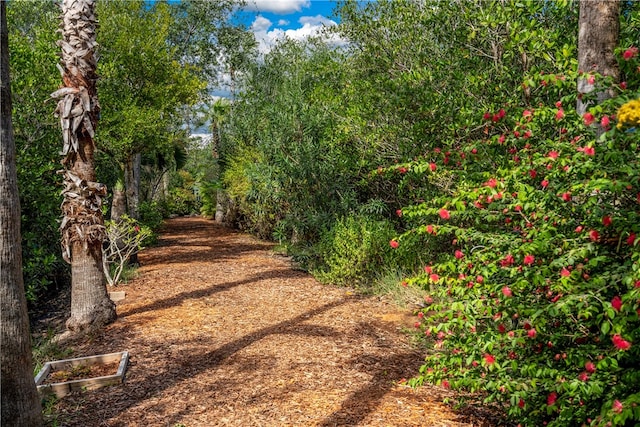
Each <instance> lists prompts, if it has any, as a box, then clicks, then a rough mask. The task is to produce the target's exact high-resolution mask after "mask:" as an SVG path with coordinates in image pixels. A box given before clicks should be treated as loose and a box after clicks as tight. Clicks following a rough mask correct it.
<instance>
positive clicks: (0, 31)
mask: <svg viewBox="0 0 640 427" xmlns="http://www.w3.org/2000/svg"><path fill="white" fill-rule="evenodd" d="M8 47H9V43H8V34H7V20H6V2H5V1H4V0H3V1H0V57H1V58H0V64H1V65H0V87H1V91H0V92H1V96H0V105H1V106H2V110H1V111H2V112H1V119H0V121H1V122H2V123H1V126H0V348H2V352H0V354H1V357H0V359H1V360H0V365H1V373H0V379H1V381H0V382H1V384H0V393H1V394H2V398H1V403H0V412H1V417H0V425H3V426H20V427H22V426H24V427H31V426H40V425H42V416H41V407H40V397H39V396H38V391H37V390H36V385H35V382H34V381H33V364H32V358H31V337H30V335H29V320H28V316H27V302H26V300H25V293H24V283H23V278H22V250H21V246H20V244H21V243H20V199H19V198H18V183H17V173H16V156H15V143H14V139H13V124H12V121H11V88H10V85H9V51H8Z"/></svg>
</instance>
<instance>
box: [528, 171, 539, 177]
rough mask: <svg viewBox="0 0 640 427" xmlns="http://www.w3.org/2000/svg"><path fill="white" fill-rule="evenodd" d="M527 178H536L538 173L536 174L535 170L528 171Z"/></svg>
mask: <svg viewBox="0 0 640 427" xmlns="http://www.w3.org/2000/svg"><path fill="white" fill-rule="evenodd" d="M529 176H530V177H531V178H535V177H536V176H538V172H536V170H535V169H531V170H530V171H529Z"/></svg>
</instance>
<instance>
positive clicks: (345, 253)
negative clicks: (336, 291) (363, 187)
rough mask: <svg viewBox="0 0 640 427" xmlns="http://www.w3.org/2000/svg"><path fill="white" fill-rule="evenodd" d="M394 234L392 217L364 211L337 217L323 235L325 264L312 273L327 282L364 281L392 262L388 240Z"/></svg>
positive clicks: (320, 251)
mask: <svg viewBox="0 0 640 427" xmlns="http://www.w3.org/2000/svg"><path fill="white" fill-rule="evenodd" d="M394 234H395V230H394V228H393V226H392V224H391V223H390V222H389V221H385V220H376V219H372V218H371V217H367V216H364V215H357V216H348V217H346V218H343V219H341V220H338V221H337V222H336V223H335V224H334V226H333V227H332V228H331V229H330V230H329V231H327V232H326V233H324V234H323V235H322V236H321V239H320V242H319V243H318V246H317V248H318V249H317V251H318V252H317V254H318V256H319V258H320V259H321V263H322V264H323V267H321V268H317V269H315V270H314V271H313V274H314V275H315V276H316V277H317V278H318V279H319V280H320V281H322V282H325V283H333V284H337V285H362V284H364V283H366V281H367V280H368V279H371V278H372V277H373V276H374V274H376V272H379V271H380V270H382V269H384V268H385V267H387V266H388V265H389V264H390V261H391V247H390V246H389V245H388V243H387V242H388V241H389V240H390V239H391V238H392V237H393V236H394Z"/></svg>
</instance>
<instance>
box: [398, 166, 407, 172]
mask: <svg viewBox="0 0 640 427" xmlns="http://www.w3.org/2000/svg"><path fill="white" fill-rule="evenodd" d="M398 172H399V173H407V168H405V167H404V166H401V167H399V168H398Z"/></svg>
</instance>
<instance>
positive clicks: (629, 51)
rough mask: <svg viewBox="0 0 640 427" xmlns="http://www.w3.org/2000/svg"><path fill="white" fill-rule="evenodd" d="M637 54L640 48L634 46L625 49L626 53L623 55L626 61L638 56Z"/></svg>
mask: <svg viewBox="0 0 640 427" xmlns="http://www.w3.org/2000/svg"><path fill="white" fill-rule="evenodd" d="M637 54H638V48H637V47H633V46H632V47H630V48H629V49H627V50H625V51H624V53H623V54H622V57H623V58H624V60H625V61H628V60H630V59H631V58H633V57H634V56H636V55H637Z"/></svg>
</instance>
